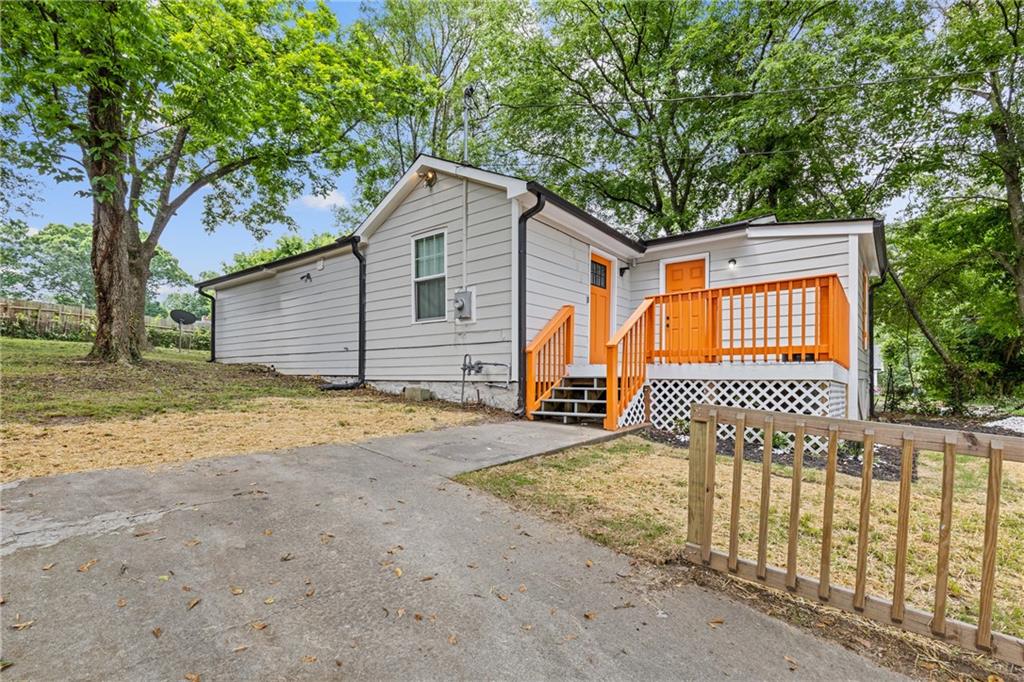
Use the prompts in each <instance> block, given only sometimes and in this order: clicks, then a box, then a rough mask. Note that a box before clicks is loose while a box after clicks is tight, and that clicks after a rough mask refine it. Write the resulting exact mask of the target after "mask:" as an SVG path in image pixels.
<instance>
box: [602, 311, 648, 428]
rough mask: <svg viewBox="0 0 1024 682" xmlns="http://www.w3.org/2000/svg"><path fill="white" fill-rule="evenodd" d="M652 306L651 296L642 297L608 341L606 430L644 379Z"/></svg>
mask: <svg viewBox="0 0 1024 682" xmlns="http://www.w3.org/2000/svg"><path fill="white" fill-rule="evenodd" d="M654 305H655V304H654V297H648V298H645V299H644V302H643V303H641V304H640V306H639V307H638V308H637V309H636V310H634V311H633V314H632V315H630V316H629V319H628V320H626V321H625V323H624V324H623V325H622V326H621V327H620V328H619V330H618V331H617V332H615V336H613V337H612V338H611V340H610V341H608V347H607V356H606V362H607V366H608V370H607V371H608V373H607V375H606V376H607V381H606V384H605V385H606V387H607V388H606V390H607V395H608V401H607V402H608V406H607V409H606V410H605V417H604V428H606V429H608V430H609V431H614V430H615V429H617V428H619V415H621V414H622V413H623V412H624V411H625V410H626V408H627V407H628V406H629V402H630V401H631V400H632V399H633V398H634V397H635V396H636V394H637V392H638V391H640V390H641V389H642V388H643V386H644V382H646V381H647V365H648V363H650V362H651V357H652V356H653V355H654V352H655V350H654V343H655V336H656V334H655V328H654V323H655V316H654Z"/></svg>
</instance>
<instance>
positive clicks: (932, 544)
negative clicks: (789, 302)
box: [463, 436, 1024, 637]
mask: <svg viewBox="0 0 1024 682" xmlns="http://www.w3.org/2000/svg"><path fill="white" fill-rule="evenodd" d="M731 465H732V460H731V458H727V457H720V458H719V466H718V467H716V471H717V479H718V483H717V487H716V503H715V523H714V528H715V534H714V544H715V546H716V547H719V548H726V547H728V515H729V505H730V501H731V500H730V498H731V483H732V466H731ZM986 466H987V465H986V463H985V462H984V461H983V460H981V459H979V458H974V457H959V458H958V460H957V468H956V479H955V480H956V484H955V489H954V494H955V499H954V503H953V542H952V551H951V555H950V562H951V564H950V582H949V589H950V601H949V604H948V611H947V612H948V615H949V616H950V617H952V618H957V619H960V620H964V621H966V622H976V620H977V595H978V593H979V588H980V580H981V575H980V573H981V545H982V538H983V532H984V506H985V476H986ZM687 468H688V461H687V452H686V451H685V450H681V449H678V448H673V447H670V446H667V445H662V444H659V443H653V442H650V441H647V440H644V439H642V438H639V437H636V436H628V437H625V438H622V439H620V440H617V441H612V442H610V443H606V444H601V445H596V446H592V447H587V448H581V449H577V450H572V451H569V452H565V453H561V454H557V455H552V456H549V457H543V458H537V459H533V460H526V461H523V462H518V463H514V464H509V465H506V466H502V467H497V468H493V469H487V470H484V471H479V472H475V473H471V474H467V475H465V476H464V477H463V480H464V482H466V483H469V484H471V485H475V486H477V487H480V488H482V489H484V490H487V491H489V492H491V493H493V494H495V495H497V496H499V497H502V498H504V499H506V500H509V501H510V502H512V503H514V504H516V505H517V506H520V507H524V508H528V509H533V510H537V511H540V512H543V513H545V514H549V515H552V516H554V517H556V518H558V519H559V520H563V521H565V522H567V523H569V524H571V525H573V526H575V527H576V528H578V529H579V530H580V532H582V533H583V534H584V535H587V536H588V537H591V538H594V539H595V540H598V541H599V542H602V543H605V544H608V545H610V546H612V547H615V548H616V549H619V550H621V551H623V552H626V553H629V554H632V555H634V556H637V557H640V558H643V559H646V560H649V561H653V562H656V563H663V562H667V561H673V560H675V559H677V558H679V556H680V553H681V550H682V547H683V545H684V543H685V540H686V514H687ZM1003 471H1004V481H1003V490H1002V507H1001V519H1000V528H999V551H998V554H997V566H998V568H997V576H996V591H995V608H994V614H993V627H994V628H995V629H997V630H1000V631H1002V632H1005V633H1008V634H1012V635H1016V636H1018V637H1021V636H1024V600H1022V599H1021V595H1022V594H1024V465H1020V464H1017V463H1012V462H1007V463H1004V465H1003ZM918 472H919V480H918V481H915V483H914V485H913V488H912V490H913V493H912V508H911V526H910V543H909V546H910V549H909V558H908V575H907V600H908V602H909V603H910V604H912V605H914V606H916V607H918V608H922V609H925V610H931V605H932V601H933V599H934V596H933V592H934V573H935V559H936V544H937V542H938V521H937V518H938V512H939V498H940V481H941V473H942V461H941V456H940V455H938V454H934V453H922V454H921V455H920V459H919V468H918ZM791 481H792V470H791V469H790V468H789V467H784V466H775V467H774V468H773V476H772V479H771V506H770V512H769V543H768V547H769V551H768V562H769V564H773V565H775V566H780V567H782V566H785V560H786V537H787V534H786V533H787V526H786V524H787V522H788V518H789V493H790V486H791ZM741 490H742V497H741V502H740V509H741V523H740V528H741V532H740V556H743V557H746V558H749V559H754V558H755V557H756V556H757V524H758V500H759V495H760V465H758V464H754V463H750V462H745V463H744V469H743V485H742V488H741ZM897 492H898V483H895V482H888V481H875V482H874V483H873V486H872V498H871V531H870V534H869V558H868V576H867V588H868V591H869V592H871V593H873V594H878V595H880V596H888V595H889V594H891V590H892V580H893V568H892V566H893V563H894V557H895V552H896V549H895V537H896V504H897ZM801 493H802V503H801V507H800V545H799V553H798V560H797V565H798V570H799V572H800V573H803V574H805V575H812V576H813V575H816V574H817V567H818V561H819V558H820V552H821V517H822V508H823V505H824V472H822V471H818V470H814V469H806V468H805V469H804V482H803V484H802V486H801ZM859 499H860V479H859V478H857V477H853V476H848V475H845V474H839V475H838V476H837V484H836V503H835V504H836V507H835V518H834V527H833V559H832V581H833V584H837V585H844V586H848V587H852V586H853V581H854V572H855V567H856V543H857V525H858V505H859Z"/></svg>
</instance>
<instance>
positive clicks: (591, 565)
mask: <svg viewBox="0 0 1024 682" xmlns="http://www.w3.org/2000/svg"><path fill="white" fill-rule="evenodd" d="M593 566H594V562H593V561H591V560H590V559H587V568H593Z"/></svg>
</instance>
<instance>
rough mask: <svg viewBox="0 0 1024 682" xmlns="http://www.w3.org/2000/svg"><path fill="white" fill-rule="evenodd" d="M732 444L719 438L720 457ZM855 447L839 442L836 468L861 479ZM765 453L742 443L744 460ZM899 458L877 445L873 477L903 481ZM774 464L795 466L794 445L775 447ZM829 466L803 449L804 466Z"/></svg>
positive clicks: (653, 432)
mask: <svg viewBox="0 0 1024 682" xmlns="http://www.w3.org/2000/svg"><path fill="white" fill-rule="evenodd" d="M640 435H642V436H644V437H645V438H647V439H649V440H652V441H655V442H657V443H663V444H665V445H670V446H672V447H676V448H681V449H686V448H688V447H689V445H690V439H689V437H688V436H682V435H677V434H674V433H671V432H669V431H662V430H659V429H654V428H648V429H645V430H644V431H643V432H642V433H641V434H640ZM733 443H734V441H733V439H732V438H720V439H718V445H717V450H718V454H719V455H722V456H725V457H732V455H733V452H734V450H735V445H734V444H733ZM853 445H854V444H853V443H847V442H845V441H840V444H839V452H838V454H837V456H836V469H837V470H838V471H840V472H842V473H844V474H849V475H851V476H861V472H862V471H863V469H864V458H863V456H862V454H861V451H860V447H859V444H857V445H858V447H852V446H853ZM763 452H764V450H763V448H762V447H761V446H760V445H755V444H753V443H744V444H743V459H744V461H747V462H760V461H761V455H762V454H763ZM900 459H901V453H900V451H899V449H897V448H894V447H890V446H888V445H876V446H875V461H874V464H873V466H872V467H871V471H872V474H871V478H873V479H874V480H876V481H898V480H900ZM772 462H773V463H775V464H782V465H785V466H792V465H793V447H792V446H791V445H787V446H786V447H784V448H778V447H776V448H772ZM826 463H827V457H826V455H825V454H820V455H818V454H815V453H813V452H811V451H810V450H806V449H805V450H804V466H805V467H811V468H812V469H822V470H824V468H825V465H826ZM912 477H913V480H917V453H915V454H914V470H913V474H912Z"/></svg>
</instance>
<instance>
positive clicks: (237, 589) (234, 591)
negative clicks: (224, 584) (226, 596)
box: [231, 586, 245, 597]
mask: <svg viewBox="0 0 1024 682" xmlns="http://www.w3.org/2000/svg"><path fill="white" fill-rule="evenodd" d="M243 592H245V590H244V589H242V588H241V587H234V586H232V587H231V594H233V595H235V596H236V597H237V596H238V595H240V594H242V593H243Z"/></svg>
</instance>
